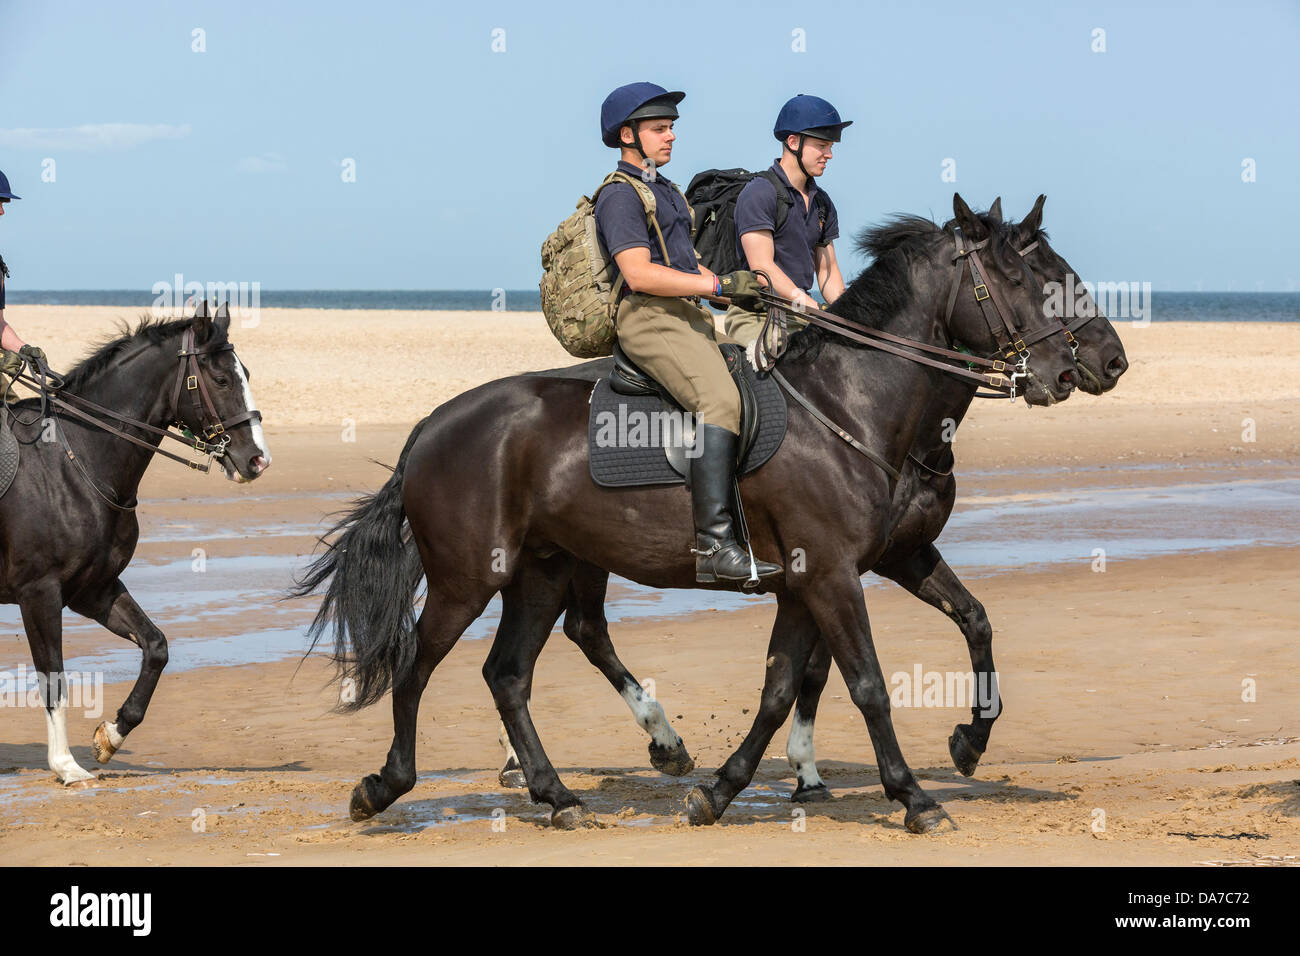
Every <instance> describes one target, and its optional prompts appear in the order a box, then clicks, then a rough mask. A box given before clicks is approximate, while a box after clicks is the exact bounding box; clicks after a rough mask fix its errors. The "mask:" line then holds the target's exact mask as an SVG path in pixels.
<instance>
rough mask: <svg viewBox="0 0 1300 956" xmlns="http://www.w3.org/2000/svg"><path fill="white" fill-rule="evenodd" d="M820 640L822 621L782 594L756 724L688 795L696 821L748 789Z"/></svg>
mask: <svg viewBox="0 0 1300 956" xmlns="http://www.w3.org/2000/svg"><path fill="white" fill-rule="evenodd" d="M816 641H817V625H816V623H815V622H814V621H813V617H812V615H811V614H810V613H809V612H808V608H807V607H805V606H804V604H803V603H802V602H801V601H800V600H799V599H798V598H796V597H794V596H792V595H790V594H782V595H781V596H780V597H779V598H778V599H777V611H776V622H775V623H774V624H773V625H772V637H771V640H770V641H769V642H768V645H767V669H766V671H765V676H764V680H763V696H762V699H761V701H760V702H759V706H758V712H757V713H756V714H755V715H754V723H753V726H752V727H751V728H750V730H749V733H748V734H746V735H745V739H744V740H743V741H741V744H740V746H739V747H738V748H736V752H735V753H733V754H732V755H731V756H730V757H728V758H727V762H726V763H724V764H723V765H722V767H721V768H720V769H719V770H718V772H717V777H716V779H715V780H714V781H713V783H712V784H711V785H707V784H701V785H700V786H698V787H696V788H695V789H694V790H692V791H691V792H690V793H689V794H687V796H686V811H687V816H688V817H689V819H690V822H691V823H692V824H695V825H696V826H700V825H708V824H711V823H713V822H715V821H716V820H717V819H718V817H720V816H722V813H723V811H724V810H726V809H727V806H728V805H729V804H730V803H731V801H732V800H734V799H735V797H736V794H738V793H740V792H741V791H742V790H744V789H745V788H746V787H747V786H749V783H750V781H751V780H753V779H754V772H755V771H756V770H757V769H758V764H759V761H761V760H762V759H763V754H764V753H766V752H767V745H768V744H769V743H770V742H771V740H772V735H773V734H775V733H776V731H777V729H778V728H780V726H781V725H782V724H783V723H785V717H786V714H788V713H789V712H790V705H791V704H792V703H794V698H795V691H796V690H797V688H798V684H799V681H800V680H801V679H802V677H803V673H804V670H805V668H806V667H807V664H808V657H809V655H810V654H811V652H812V649H813V646H814V645H815V644H816Z"/></svg>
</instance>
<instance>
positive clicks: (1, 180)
mask: <svg viewBox="0 0 1300 956" xmlns="http://www.w3.org/2000/svg"><path fill="white" fill-rule="evenodd" d="M22 198H23V197H22V196H15V195H14V194H13V191H12V190H10V188H9V178H8V177H7V176H5V174H4V173H0V199H22Z"/></svg>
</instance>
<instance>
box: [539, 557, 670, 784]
mask: <svg viewBox="0 0 1300 956" xmlns="http://www.w3.org/2000/svg"><path fill="white" fill-rule="evenodd" d="M608 584H609V572H608V571H606V570H604V569H603V568H598V567H595V566H594V565H590V564H586V563H582V562H580V563H579V564H578V566H577V568H575V570H574V574H573V581H572V584H571V585H570V591H569V593H570V600H569V610H568V613H567V614H566V615H565V617H564V633H565V635H566V636H567V637H568V638H569V640H571V641H573V643H575V644H577V645H578V647H579V648H580V649H581V650H582V653H583V654H584V655H586V658H587V660H589V661H590V662H591V663H592V664H593V665H595V667H596V668H597V669H598V670H599V671H600V672H601V673H602V674H604V675H605V679H606V680H607V681H609V682H610V684H612V685H613V687H614V689H615V690H616V691H618V693H619V696H620V697H622V698H623V701H624V703H626V704H627V706H628V709H629V710H631V711H632V716H633V717H635V718H636V722H637V723H638V724H640V725H641V728H642V729H643V730H644V731H645V732H646V733H648V734H649V735H650V765H651V766H652V767H654V768H655V769H656V770H658V771H659V772H660V773H666V774H668V775H669V776H672V777H684V776H686V774H688V773H690V772H691V771H692V770H694V769H695V761H694V760H692V759H691V755H690V754H689V753H687V751H686V746H685V744H683V743H682V738H681V737H680V736H678V734H677V731H675V730H673V728H672V725H671V724H669V723H668V718H667V716H666V715H665V714H664V709H663V706H662V705H661V704H660V703H659V702H658V701H657V700H655V698H654V695H653V694H651V693H649V692H648V691H646V689H645V688H643V687H642V686H641V682H640V681H638V680H637V679H636V678H635V677H633V676H632V673H631V672H630V671H629V670H628V669H627V668H626V667H624V666H623V662H622V661H620V660H619V659H618V655H617V654H616V653H614V645H613V643H612V642H611V641H610V639H609V622H608V621H606V620H605V589H606V587H607V585H608Z"/></svg>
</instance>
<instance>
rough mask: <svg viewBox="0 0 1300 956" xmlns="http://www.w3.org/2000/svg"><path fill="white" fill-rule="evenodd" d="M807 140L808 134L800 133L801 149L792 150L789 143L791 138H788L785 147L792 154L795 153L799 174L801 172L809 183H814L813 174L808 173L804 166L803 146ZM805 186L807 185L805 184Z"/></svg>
mask: <svg viewBox="0 0 1300 956" xmlns="http://www.w3.org/2000/svg"><path fill="white" fill-rule="evenodd" d="M807 138H808V137H807V134H806V133H800V134H799V148H798V149H790V144H789V142H788V140H789V137H788V136H787V137H786V140H787V142H786V143H785V144H784V145H785V148H786V149H790V152H792V153H794V161H795V165H797V166H798V167H799V172H801V173H803V174H804V178H805V179H807V180H808V182H812V178H813V177H812V173H810V172H808V170H807V169H806V168H805V167H804V164H803V144H804V140H805V139H807ZM805 185H807V183H805Z"/></svg>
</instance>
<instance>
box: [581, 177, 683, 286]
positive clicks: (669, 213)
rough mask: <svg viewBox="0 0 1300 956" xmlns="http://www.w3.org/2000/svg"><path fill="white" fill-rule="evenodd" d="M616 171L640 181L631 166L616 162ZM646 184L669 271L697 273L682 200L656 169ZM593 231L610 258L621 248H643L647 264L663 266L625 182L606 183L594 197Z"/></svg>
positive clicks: (640, 207) (637, 198) (633, 191)
mask: <svg viewBox="0 0 1300 956" xmlns="http://www.w3.org/2000/svg"><path fill="white" fill-rule="evenodd" d="M618 169H619V172H623V173H627V174H628V175H629V176H635V177H636V178H637V179H643V177H642V174H641V173H642V171H641V169H640V167H638V166H633V165H632V164H631V163H627V162H623V161H622V160H620V161H619V164H618ZM647 185H649V187H650V191H651V193H653V194H654V197H655V219H657V220H658V221H659V229H660V231H662V232H663V234H664V245H665V246H667V247H668V258H669V259H671V260H672V266H671V268H673V269H676V270H677V271H678V272H690V273H694V274H698V273H699V271H700V266H699V263H698V262H697V260H696V258H695V246H694V245H693V244H692V243H691V213H690V209H689V207H688V206H687V205H686V199H685V198H684V197H683V196H682V194H681V193H680V192H678V191H677V187H676V186H674V185H673V184H672V180H670V179H667V178H665V177H664V174H663V173H661V172H659V171H658V170H656V171H655V178H654V179H652V180H650V181H649V183H648V184H647ZM596 232H597V233H598V234H599V235H600V241H601V242H603V243H604V244H605V249H606V250H607V251H608V252H609V255H610V258H611V259H612V258H613V257H614V256H615V255H617V254H618V253H620V252H622V251H623V250H625V249H634V248H636V247H637V246H645V247H647V248H649V250H650V261H651V262H653V263H656V264H658V265H661V266H662V265H665V263H664V257H663V253H662V252H661V251H660V250H659V237H658V236H657V235H655V232H654V230H653V229H651V228H650V224H649V223H647V222H646V218H645V206H643V205H642V204H641V197H640V195H638V193H637V191H636V189H635V187H633V186H629V185H628V184H627V183H620V182H614V183H610V184H609V185H608V186H606V187H605V188H604V189H602V190H601V191H600V195H599V196H597V197H596Z"/></svg>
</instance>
